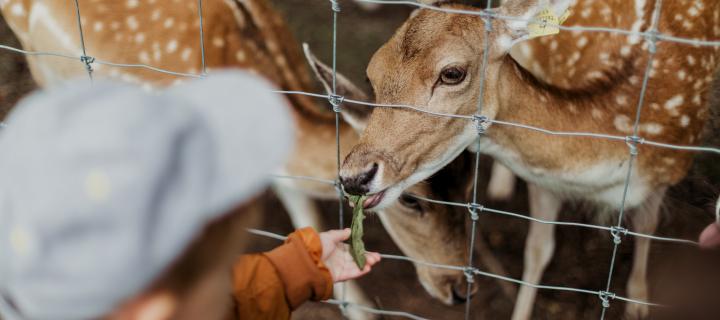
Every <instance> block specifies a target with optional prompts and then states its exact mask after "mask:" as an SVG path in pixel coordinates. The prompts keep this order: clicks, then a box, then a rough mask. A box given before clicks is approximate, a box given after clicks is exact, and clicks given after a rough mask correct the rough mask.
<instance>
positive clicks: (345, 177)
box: [340, 162, 380, 195]
mask: <svg viewBox="0 0 720 320" xmlns="http://www.w3.org/2000/svg"><path fill="white" fill-rule="evenodd" d="M379 168H380V166H379V165H378V164H377V162H374V163H372V164H370V166H369V167H366V168H364V169H363V170H360V171H358V172H352V170H342V171H341V172H340V183H342V185H343V188H344V189H345V192H347V193H349V194H353V195H364V194H367V193H368V192H370V184H371V183H372V182H373V180H374V179H375V177H376V176H377V172H378V169H379Z"/></svg>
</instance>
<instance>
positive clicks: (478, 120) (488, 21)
mask: <svg viewBox="0 0 720 320" xmlns="http://www.w3.org/2000/svg"><path fill="white" fill-rule="evenodd" d="M491 8H492V1H489V0H488V2H487V7H486V8H485V9H486V10H488V11H489V10H490V9H491ZM484 21H485V39H484V44H483V47H484V50H483V57H482V65H481V67H480V89H479V90H480V93H479V96H478V103H477V113H476V115H475V118H474V121H475V126H476V129H477V134H478V136H477V139H476V144H477V145H476V149H475V172H474V176H473V195H472V203H473V205H472V207H471V208H470V219H471V227H470V240H469V241H468V265H467V269H466V270H465V281H466V282H467V291H466V295H465V297H466V299H467V301H465V320H468V319H470V315H471V313H470V305H471V302H472V289H473V285H474V283H475V274H474V273H473V272H471V270H473V269H474V267H473V257H474V256H475V237H476V236H477V235H476V234H477V233H478V231H477V224H478V219H479V216H478V211H480V210H482V207H481V206H479V205H477V203H478V202H477V194H478V177H479V175H480V172H479V171H480V139H481V137H482V135H483V133H484V132H485V127H484V126H485V124H486V121H483V119H486V118H485V117H483V116H482V115H481V114H482V111H483V107H484V100H483V97H484V96H485V72H486V71H487V65H488V57H489V51H490V50H489V49H490V31H491V30H492V21H493V20H492V18H491V17H486V18H484Z"/></svg>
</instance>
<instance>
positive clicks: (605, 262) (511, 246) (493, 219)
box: [0, 0, 720, 319]
mask: <svg viewBox="0 0 720 320" xmlns="http://www.w3.org/2000/svg"><path fill="white" fill-rule="evenodd" d="M272 2H274V3H275V4H276V5H277V7H278V9H280V11H282V12H283V13H284V14H285V16H286V17H287V19H288V21H289V22H290V24H291V26H292V28H293V30H294V32H295V35H296V37H297V39H298V40H300V41H303V42H308V43H309V44H310V45H311V47H312V48H313V50H314V51H315V52H316V53H317V54H318V56H319V57H321V58H322V59H324V60H326V61H329V58H330V47H331V33H330V30H331V29H330V26H331V21H332V20H331V11H330V10H329V6H330V4H329V2H328V1H307V0H305V1H302V0H273V1H272ZM342 5H343V12H342V13H341V15H340V19H339V24H338V27H339V32H340V33H339V37H338V50H339V56H338V69H339V70H340V71H341V72H343V73H345V74H346V75H348V76H349V77H350V78H351V79H352V80H354V81H355V82H356V83H360V84H364V83H365V81H364V79H365V77H364V68H365V66H366V64H367V62H368V60H369V57H370V56H371V54H372V53H373V52H374V51H375V50H376V49H377V48H378V47H379V46H380V45H381V44H382V43H383V42H384V41H385V40H386V39H387V38H388V37H389V36H390V35H391V33H392V32H393V31H394V30H395V29H396V28H397V27H398V26H399V25H400V24H401V23H402V21H403V20H404V19H405V18H406V17H407V15H408V14H409V12H410V11H411V10H410V9H409V8H407V7H403V6H387V7H384V8H383V9H382V10H380V11H377V12H372V13H368V12H363V11H360V10H359V9H358V8H357V7H356V6H355V5H353V4H351V3H348V2H346V1H343V2H342ZM0 44H4V45H10V46H18V44H17V42H16V40H15V39H14V37H13V36H12V34H11V32H10V31H9V29H8V28H7V26H6V25H5V24H4V22H3V21H2V20H0ZM389 71H391V70H389ZM34 87H35V85H34V83H33V82H32V80H31V79H30V77H29V72H28V70H27V65H26V64H25V62H24V58H23V57H22V56H21V55H17V54H14V53H8V52H6V51H2V50H0V117H2V116H4V113H5V112H6V111H7V110H9V109H10V108H11V107H12V106H13V105H14V104H15V102H16V101H17V100H18V99H19V98H20V97H22V96H24V95H25V94H27V93H28V92H29V91H30V90H32V89H33V88H34ZM717 142H718V141H712V142H711V143H710V144H711V145H715V146H717V145H720V144H719V143H717ZM717 159H718V156H709V155H701V156H698V157H697V161H696V165H695V166H694V168H693V170H692V172H691V174H690V175H689V176H688V178H687V179H685V180H684V181H683V182H682V183H681V184H680V185H678V186H676V187H674V188H672V189H671V190H670V193H669V196H668V197H667V199H666V200H665V202H664V208H663V211H664V213H665V215H664V217H663V220H662V223H661V226H660V228H659V235H662V236H670V237H679V238H686V239H695V238H696V237H697V235H698V234H699V232H700V230H702V228H703V227H704V226H705V225H706V224H708V223H710V222H711V221H712V220H713V216H712V210H713V208H712V204H713V202H714V198H715V197H716V196H717V194H718V190H719V188H718V186H720V169H719V168H718V167H719V166H717V164H716V163H717ZM489 163H490V162H489V161H483V168H482V170H481V175H480V181H481V189H480V202H481V203H483V204H485V205H486V206H488V207H492V208H496V209H501V210H507V211H512V212H518V213H525V212H528V207H527V191H526V187H525V185H524V184H519V186H518V188H517V195H516V197H515V198H514V200H513V201H511V202H508V203H493V202H489V201H487V199H485V197H483V195H484V190H485V183H486V181H487V178H488V174H489V166H488V165H489ZM468 174H472V173H471V172H469V173H468ZM265 201H266V202H267V205H268V208H269V210H268V211H267V215H266V217H265V221H264V225H263V226H262V227H261V229H264V230H269V231H273V232H277V233H282V234H284V233H288V232H290V231H291V230H292V227H291V225H290V222H289V219H288V217H287V215H286V214H285V212H284V211H283V209H282V206H281V205H280V204H279V203H278V201H277V199H275V198H274V196H272V195H267V196H266V197H265ZM322 207H323V210H324V211H325V221H326V223H327V224H328V225H333V224H336V223H337V220H338V217H337V203H336V202H326V203H323V206H322ZM346 212H349V210H346ZM592 212H593V210H591V209H588V206H587V205H584V204H581V203H578V204H569V205H566V206H565V207H564V208H563V210H562V215H561V217H560V219H561V220H562V221H577V222H585V223H593V222H594V220H593V218H592ZM345 221H349V216H346V217H345ZM366 221H367V222H366V223H367V225H366V238H365V239H366V246H367V247H368V248H369V249H370V250H375V251H380V252H382V253H389V254H401V252H400V250H399V249H398V248H397V247H396V246H395V245H394V244H393V243H392V241H391V240H390V238H389V236H388V235H387V233H386V232H385V231H384V230H383V228H382V225H381V224H380V221H379V220H378V219H377V218H370V219H368V220H366ZM479 227H480V230H479V234H478V235H479V237H480V240H481V241H484V242H485V243H487V244H488V246H489V247H490V248H491V250H492V252H493V254H495V255H496V256H497V258H498V259H499V260H500V261H501V262H502V264H503V265H504V267H505V268H506V270H507V272H508V273H509V276H511V277H514V278H520V277H521V274H522V269H523V254H522V252H523V247H524V239H525V234H526V233H527V228H528V224H527V222H525V221H523V220H518V219H513V218H508V217H502V216H497V215H494V214H490V213H485V214H482V215H481V218H480V221H479ZM556 238H557V249H556V254H555V256H554V258H553V260H552V262H551V264H550V265H549V267H548V269H547V271H546V273H545V275H544V277H543V279H542V283H543V284H547V285H558V286H566V287H575V288H585V289H589V290H598V289H604V286H605V282H606V279H607V274H608V268H609V262H610V256H611V253H612V241H611V237H610V236H609V234H607V233H604V232H596V231H588V230H585V229H580V228H572V227H560V228H558V229H557V231H556ZM275 245H277V241H275V240H270V239H264V238H260V237H258V238H257V243H256V244H255V245H254V247H253V250H258V251H259V250H265V249H268V248H271V247H273V246H275ZM432 245H440V244H432V243H429V244H427V246H432ZM632 246H633V240H632V238H631V237H629V238H624V241H623V243H622V246H621V247H620V251H619V253H618V259H617V264H616V265H617V269H616V271H615V274H614V278H613V279H614V280H613V284H612V289H611V290H612V291H613V292H615V293H617V294H619V295H623V296H624V295H625V282H626V280H627V277H628V273H629V270H630V265H631V258H632ZM479 265H480V268H481V269H484V266H482V261H480V264H479ZM718 270H720V254H718V252H701V251H699V250H696V249H694V248H692V247H690V246H687V245H679V244H668V243H658V242H655V243H654V244H653V247H652V253H651V258H650V270H649V273H650V277H649V278H650V279H649V283H650V286H651V297H652V300H653V301H657V302H661V303H667V304H672V305H675V306H679V307H677V308H653V309H652V313H651V316H650V319H681V318H682V319H718V318H720V316H718V315H720V295H718V294H717V292H716V290H717V289H716V287H717V286H718V285H720V272H717V271H718ZM477 281H479V284H480V291H479V292H478V294H477V295H476V296H475V297H473V299H472V302H471V303H472V305H471V310H472V318H473V319H509V317H510V314H511V312H512V307H513V300H512V299H511V298H510V297H506V296H504V295H503V294H502V293H501V290H500V288H499V286H498V282H497V281H496V280H492V279H488V278H483V277H479V278H477ZM360 284H361V286H362V288H363V289H364V290H365V291H366V293H367V294H368V296H370V297H371V298H372V299H373V300H374V301H375V303H376V304H377V306H378V307H381V308H383V309H387V310H400V311H407V312H411V313H413V314H417V315H419V316H422V317H427V318H432V319H461V318H462V317H463V315H464V308H465V307H464V306H462V305H459V306H452V307H450V306H445V305H443V304H441V303H440V302H438V301H435V300H433V299H432V298H431V297H430V296H429V295H428V294H427V293H426V292H425V291H424V289H423V288H422V287H421V285H420V284H419V283H418V281H417V280H416V275H415V271H414V268H413V266H412V265H411V264H409V263H407V262H400V261H392V260H386V261H383V262H382V263H381V264H380V265H378V266H377V268H376V269H375V270H374V271H373V272H372V273H371V274H370V275H368V276H367V277H365V278H363V279H361V280H360ZM624 307H625V306H624V303H623V302H621V301H613V302H612V307H611V308H610V310H609V314H608V319H620V318H621V315H622V311H623V309H624ZM600 310H601V307H600V303H599V299H598V297H596V296H590V295H586V294H576V293H569V292H558V291H549V290H540V291H539V293H538V299H537V302H536V305H535V311H534V315H533V319H597V318H599V314H600ZM340 317H341V315H340V313H339V312H338V309H337V308H336V307H335V306H329V305H327V304H322V303H310V304H307V305H305V306H303V307H302V308H301V309H300V310H299V311H298V312H297V313H296V314H295V315H294V318H295V319H337V318H340ZM384 319H393V317H385V318H384Z"/></svg>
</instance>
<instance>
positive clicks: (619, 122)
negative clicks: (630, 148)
mask: <svg viewBox="0 0 720 320" xmlns="http://www.w3.org/2000/svg"><path fill="white" fill-rule="evenodd" d="M613 125H615V129H617V130H618V131H620V132H623V133H630V132H632V130H633V129H632V124H631V123H630V117H628V116H626V115H624V114H621V115H617V116H615V120H613Z"/></svg>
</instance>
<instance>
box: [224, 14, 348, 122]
mask: <svg viewBox="0 0 720 320" xmlns="http://www.w3.org/2000/svg"><path fill="white" fill-rule="evenodd" d="M228 3H229V4H231V5H234V6H235V8H236V11H235V12H234V13H235V18H236V19H237V20H238V23H239V24H240V25H243V24H245V25H246V30H251V31H252V32H247V31H246V32H245V34H243V36H244V38H247V39H248V40H249V41H254V42H255V43H256V44H257V45H256V46H255V47H256V48H258V50H261V51H263V53H262V54H263V55H266V56H267V57H271V58H272V63H271V64H270V65H272V67H273V68H267V69H266V70H258V71H259V72H260V73H261V74H263V75H264V76H266V77H268V78H270V79H271V80H272V81H273V82H275V84H276V85H277V86H279V87H280V88H281V89H282V90H288V91H304V92H315V91H316V90H314V89H315V86H314V85H313V84H312V81H311V80H310V79H311V78H310V73H309V70H308V68H307V67H306V63H305V60H304V58H303V56H302V53H301V52H300V49H299V48H300V46H299V45H298V43H297V41H296V40H295V38H294V37H293V36H292V32H290V30H289V28H288V27H287V25H286V23H285V21H284V19H282V17H281V16H280V14H279V13H278V12H277V11H275V10H274V9H273V8H272V7H271V5H270V4H268V3H267V2H265V1H258V0H249V1H237V0H234V1H232V2H229V1H228ZM228 56H229V57H234V54H229V55H228ZM287 98H288V100H289V101H290V103H291V105H292V106H293V110H294V111H295V112H296V114H297V116H298V120H300V121H303V120H306V121H309V122H314V123H318V122H322V123H334V119H335V117H334V115H333V114H332V113H331V112H329V111H328V109H325V110H323V109H322V108H321V107H320V106H319V104H318V103H317V100H316V99H314V98H311V97H308V96H303V95H289V96H287Z"/></svg>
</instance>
